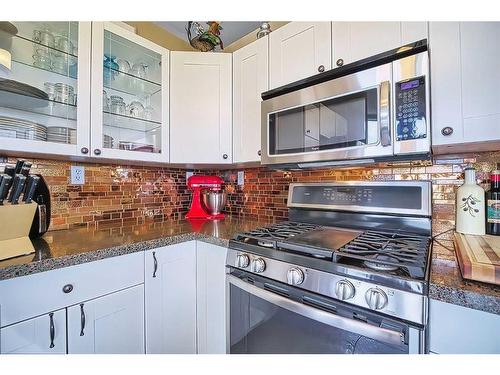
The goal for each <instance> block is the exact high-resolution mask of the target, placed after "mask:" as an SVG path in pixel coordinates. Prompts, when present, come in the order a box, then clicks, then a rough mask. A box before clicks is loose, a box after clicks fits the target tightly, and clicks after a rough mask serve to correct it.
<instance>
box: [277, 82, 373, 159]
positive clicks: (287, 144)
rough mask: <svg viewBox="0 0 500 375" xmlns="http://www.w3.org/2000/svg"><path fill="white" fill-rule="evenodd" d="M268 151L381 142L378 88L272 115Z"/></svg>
mask: <svg viewBox="0 0 500 375" xmlns="http://www.w3.org/2000/svg"><path fill="white" fill-rule="evenodd" d="M268 131H269V154H270V155H283V154H295V153H304V152H311V151H318V150H332V149H340V148H347V147H356V146H366V145H370V144H376V143H377V142H378V89H377V87H374V88H370V89H368V90H365V91H361V92H357V93H353V94H349V95H345V96H341V97H336V98H332V99H327V100H324V101H320V102H317V103H313V104H308V105H304V106H300V107H296V108H291V109H285V110H283V111H279V112H275V113H272V114H270V115H269V127H268Z"/></svg>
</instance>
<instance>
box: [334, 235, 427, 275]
mask: <svg viewBox="0 0 500 375" xmlns="http://www.w3.org/2000/svg"><path fill="white" fill-rule="evenodd" d="M429 243H430V238H429V237H425V236H416V235H410V234H404V233H386V232H376V231H366V232H364V233H363V234H361V235H359V236H358V237H357V238H355V239H354V240H352V241H350V242H349V243H347V244H346V245H344V246H342V247H341V248H340V249H339V250H338V251H335V252H334V255H333V261H335V262H338V261H341V259H342V258H352V259H358V260H361V261H363V264H364V265H365V266H367V267H368V268H371V269H374V270H377V271H395V270H397V269H401V270H403V271H405V272H406V273H407V274H408V276H410V277H414V278H423V277H424V276H425V270H426V265H427V257H428V249H429Z"/></svg>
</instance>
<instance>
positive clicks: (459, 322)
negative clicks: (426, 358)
mask: <svg viewBox="0 0 500 375" xmlns="http://www.w3.org/2000/svg"><path fill="white" fill-rule="evenodd" d="M499 332H500V316H499V315H495V314H490V313H487V312H484V311H479V310H473V309H469V308H466V307H462V306H457V305H453V304H449V303H445V302H441V301H437V300H432V299H431V300H430V304H429V351H430V352H432V353H438V354H492V353H496V354H500V335H499Z"/></svg>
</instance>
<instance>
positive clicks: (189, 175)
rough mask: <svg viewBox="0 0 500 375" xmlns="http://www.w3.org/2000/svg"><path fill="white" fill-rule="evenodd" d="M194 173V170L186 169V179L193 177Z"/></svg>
mask: <svg viewBox="0 0 500 375" xmlns="http://www.w3.org/2000/svg"><path fill="white" fill-rule="evenodd" d="M193 174H194V172H193V171H186V181H187V180H188V178H189V177H191V176H192V175H193Z"/></svg>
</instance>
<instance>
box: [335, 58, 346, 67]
mask: <svg viewBox="0 0 500 375" xmlns="http://www.w3.org/2000/svg"><path fill="white" fill-rule="evenodd" d="M335 64H337V66H342V65H344V60H343V59H338V60H337V61H336V62H335Z"/></svg>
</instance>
